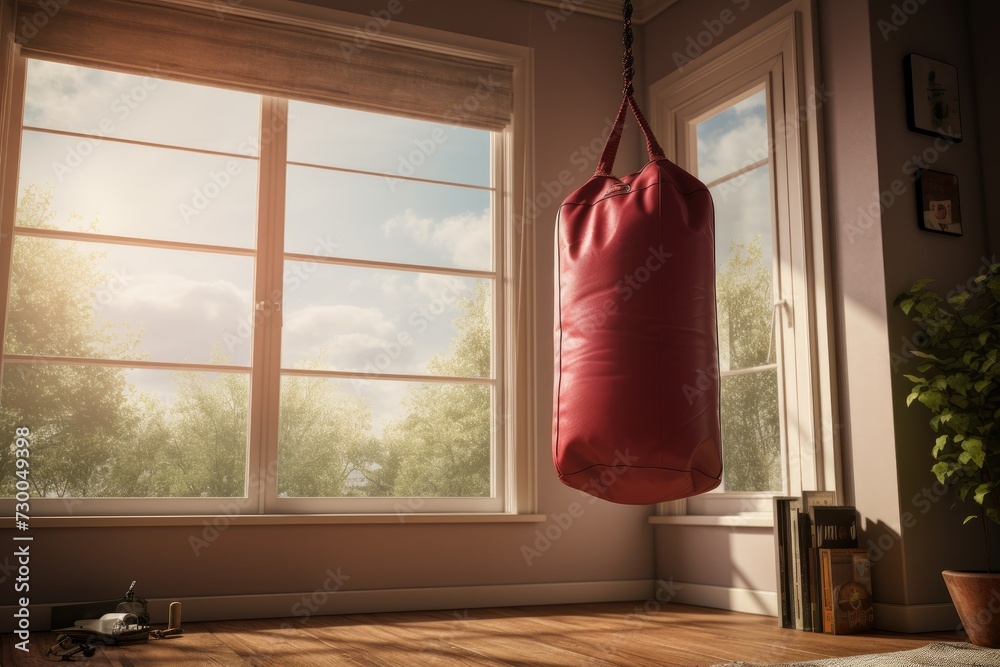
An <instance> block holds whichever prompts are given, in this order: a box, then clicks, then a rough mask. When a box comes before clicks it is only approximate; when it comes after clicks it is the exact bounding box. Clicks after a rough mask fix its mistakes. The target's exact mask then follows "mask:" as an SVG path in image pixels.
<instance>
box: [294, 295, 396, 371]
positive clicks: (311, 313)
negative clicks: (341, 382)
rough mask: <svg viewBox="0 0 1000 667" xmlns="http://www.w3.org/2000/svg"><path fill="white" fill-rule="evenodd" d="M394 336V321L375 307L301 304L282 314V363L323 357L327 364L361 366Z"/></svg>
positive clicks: (350, 366) (390, 341)
mask: <svg viewBox="0 0 1000 667" xmlns="http://www.w3.org/2000/svg"><path fill="white" fill-rule="evenodd" d="M396 336H397V327H396V324H395V323H394V322H392V321H391V320H389V319H388V318H386V316H385V314H384V313H383V312H382V311H381V310H380V309H378V308H362V307H359V306H350V305H333V306H311V307H307V308H303V309H302V310H298V311H296V312H294V313H291V314H289V315H287V316H286V317H285V321H284V328H283V330H282V339H283V343H282V360H281V365H282V366H284V367H286V368H287V367H289V366H294V365H296V364H298V363H300V362H308V361H314V360H316V359H319V358H322V361H323V365H324V366H326V367H328V368H337V369H341V370H344V369H347V370H364V367H365V365H366V364H368V363H373V359H374V357H375V356H376V355H378V354H380V353H382V352H383V351H384V350H385V348H386V346H389V345H391V344H392V343H393V342H394V341H395V340H396ZM401 353H402V351H400V354H399V355H397V356H402V354H401Z"/></svg>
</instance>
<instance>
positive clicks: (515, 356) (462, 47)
mask: <svg viewBox="0 0 1000 667" xmlns="http://www.w3.org/2000/svg"><path fill="white" fill-rule="evenodd" d="M205 4H206V5H210V4H211V3H208V2H206V3H205ZM227 11H231V12H239V11H240V8H238V7H237V8H228V9H227ZM247 14H248V15H249V16H253V17H254V18H257V19H260V18H261V13H260V12H258V11H256V10H252V9H247ZM330 16H332V17H334V18H335V19H336V21H333V20H332V19H331V23H330V25H331V29H333V30H337V31H339V32H340V33H341V34H354V33H356V32H357V31H358V30H363V29H364V25H365V20H366V18H367V17H365V16H358V15H351V14H345V13H343V12H331V13H330ZM266 18H267V19H268V20H272V21H274V23H275V25H276V27H280V26H281V25H282V24H284V23H286V22H287V23H288V24H290V25H293V26H294V25H295V24H296V22H297V21H298V20H299V19H297V18H295V17H285V16H283V15H272V14H268V15H267V17H266ZM372 39H373V40H379V39H384V40H386V41H389V42H394V43H407V44H411V45H419V46H420V47H421V48H425V49H427V50H428V51H439V50H442V49H443V50H445V51H447V52H448V53H449V54H450V55H451V56H454V57H465V58H468V59H470V60H471V61H480V62H482V61H485V62H493V63H498V64H504V65H509V66H511V67H512V68H513V92H514V96H513V99H514V104H513V113H512V117H511V122H510V123H509V124H508V125H507V127H506V128H504V129H502V130H499V131H495V132H494V133H493V142H492V155H493V159H492V165H491V167H492V174H493V183H492V186H493V187H494V196H493V198H492V199H493V220H494V267H493V270H494V271H495V273H496V280H495V283H494V285H495V292H494V332H495V336H494V345H495V346H496V349H495V351H494V364H495V365H496V370H495V373H494V381H493V382H492V385H493V387H494V414H493V422H494V428H493V437H492V443H491V450H492V452H493V456H492V460H493V468H494V472H493V474H492V480H491V486H492V495H493V498H488V499H480V498H459V499H445V498H384V499H342V498H336V499H280V498H277V497H276V493H274V490H275V488H276V483H275V480H274V475H273V474H270V475H269V474H268V460H269V458H270V459H274V460H276V453H277V405H278V401H277V396H278V392H279V390H280V385H279V383H278V382H277V381H276V380H269V381H268V384H267V386H268V387H269V394H270V395H269V396H258V395H256V394H252V396H251V402H252V403H256V402H257V401H264V402H269V403H271V404H272V406H273V407H272V408H270V409H263V408H261V407H260V406H258V407H257V408H256V409H255V408H254V406H253V405H251V406H250V414H251V417H250V422H251V423H250V424H249V427H248V430H249V433H250V445H249V448H248V462H247V477H246V480H247V482H246V494H245V496H244V497H242V498H150V499H146V498H140V499H96V498H88V499H61V498H60V499H43V498H32V501H31V502H32V514H33V517H51V518H52V519H51V520H50V521H49V522H48V524H41V525H81V524H86V523H87V519H88V517H90V518H92V519H94V520H95V521H96V523H97V524H98V525H107V521H108V520H112V521H114V520H115V519H118V518H121V519H122V520H123V521H125V522H126V523H129V524H132V523H134V524H139V525H141V524H144V523H153V524H157V523H163V519H173V518H174V517H182V516H183V515H188V516H190V517H193V519H195V520H200V518H202V517H204V516H215V517H218V516H225V517H230V518H240V519H242V518H244V517H245V518H246V519H247V520H249V522H252V523H253V522H259V521H258V520H260V521H263V522H265V523H270V522H271V519H279V520H280V519H281V518H283V517H288V518H289V519H290V520H291V521H293V522H302V520H303V518H304V519H305V520H306V521H307V522H314V521H315V520H319V521H330V522H345V521H346V522H352V523H353V522H356V521H358V520H362V521H364V520H365V518H366V517H371V518H372V519H373V520H375V521H379V522H381V521H393V522H407V521H411V520H436V519H440V520H443V521H449V520H458V521H469V520H477V517H481V519H482V520H485V521H495V520H537V519H538V517H537V515H535V514H533V512H534V511H535V505H536V497H537V492H536V458H537V457H536V454H535V431H536V429H535V427H534V426H535V424H534V422H533V420H534V417H535V415H534V412H535V411H534V402H535V401H534V383H533V381H532V376H531V373H532V366H531V363H530V362H531V360H532V358H533V348H534V339H535V336H534V326H535V322H534V319H535V318H534V299H533V298H532V294H533V293H534V289H533V287H532V286H533V285H534V282H535V276H534V271H533V266H534V261H533V257H534V248H533V228H532V227H531V226H530V225H525V224H521V222H522V221H524V220H525V219H526V218H525V215H524V209H525V202H527V201H530V200H531V192H530V184H531V183H532V182H533V179H532V162H533V161H532V155H531V150H530V146H531V140H532V136H533V133H532V115H531V113H530V110H531V108H532V95H533V92H532V91H533V85H532V60H531V50H530V49H528V48H525V47H519V46H514V45H505V44H500V43H497V42H492V41H487V40H480V39H477V38H473V37H468V36H464V35H457V34H451V33H445V32H442V31H438V30H432V29H426V28H418V27H414V26H406V25H402V24H399V23H398V22H394V23H393V24H392V25H390V26H388V27H387V29H386V30H385V31H384V32H383V34H380V35H377V36H373V37H372ZM4 49H5V51H6V55H8V56H9V57H10V58H11V62H12V66H11V68H10V69H9V70H8V71H7V72H6V74H7V77H6V78H7V79H8V80H7V81H5V82H4V83H5V85H6V87H7V90H8V91H9V94H10V95H11V97H9V98H8V99H9V100H10V104H9V106H6V107H5V111H6V113H7V117H6V118H5V119H3V122H2V130H3V137H2V140H3V144H4V145H6V146H7V147H8V154H5V155H4V156H3V186H4V187H3V190H4V195H3V202H2V214H3V223H2V227H3V229H2V230H0V231H3V232H4V233H6V234H10V232H11V231H12V230H13V221H14V217H15V210H16V205H17V194H18V193H19V188H18V184H17V182H18V167H19V153H18V150H19V146H20V132H21V119H22V112H23V107H24V92H25V86H24V79H25V62H26V59H25V58H24V57H23V56H21V55H20V53H19V51H20V49H19V47H18V46H17V45H16V44H15V43H14V42H13V40H10V41H9V42H8V43H6V44H4ZM108 67H109V68H112V69H114V64H109V65H108ZM231 83H233V84H234V85H237V86H238V83H239V82H231ZM220 85H222V86H223V87H225V84H224V83H223V84H220ZM283 97H284V96H282V98H283ZM268 104H279V105H280V104H281V101H280V99H279V98H269V97H267V96H265V97H264V105H265V107H266V106H267V105H268ZM262 126H264V124H263V122H262ZM264 159H265V156H263V155H262V156H261V162H263V161H264ZM281 178H282V179H283V178H284V174H283V173H282V174H281ZM264 187H266V186H265V184H264V183H263V182H262V183H261V188H264ZM258 196H259V201H260V202H262V205H263V203H266V204H267V205H268V206H270V207H273V208H274V209H275V210H277V209H278V208H281V209H282V211H283V203H284V202H283V200H281V201H280V202H279V201H268V198H267V197H266V196H261V195H258ZM259 215H264V211H263V210H261V211H259ZM280 217H282V218H283V216H280ZM3 238H4V239H9V238H11V237H10V236H9V235H8V236H4V237H3ZM3 245H7V248H3ZM255 253H257V257H258V259H257V262H258V263H261V262H262V261H268V258H267V257H265V256H264V255H263V254H262V253H261V250H260V248H258V249H257V250H255ZM275 255H278V257H277V261H278V262H283V261H284V258H283V257H282V256H281V253H271V259H270V261H271V264H272V266H271V267H270V270H272V271H274V270H277V271H279V272H281V271H282V267H281V265H280V264H279V265H278V266H277V267H275V266H274V261H275V258H274V256H275ZM11 259H12V253H11V250H10V244H9V242H8V243H5V244H0V275H4V276H8V275H10V268H11V267H10V263H11ZM279 275H280V273H279ZM260 281H261V277H260V269H259V268H258V272H257V276H256V277H255V282H256V283H257V285H258V287H259V285H260ZM6 291H7V285H6V284H4V285H2V289H0V297H3V298H4V302H5V300H6ZM257 291H258V293H259V289H258V290H257ZM278 320H279V318H264V324H265V326H273V325H280V322H279V321H278ZM5 321H6V309H5V308H3V309H0V330H2V329H3V327H4V324H5ZM258 335H259V334H258V332H255V335H254V337H255V338H257V337H258ZM269 338H270V340H269V341H268V350H266V351H265V350H264V348H263V347H261V346H255V351H254V360H253V365H252V370H251V378H252V382H255V383H257V382H259V380H258V379H257V377H256V376H257V375H258V374H266V373H274V372H277V369H278V366H277V363H278V362H277V359H278V358H279V357H280V354H279V353H280V338H279V337H278V336H270V337H269ZM262 354H269V355H270V356H271V357H272V358H273V359H274V360H275V362H274V364H270V365H265V364H263V363H262V361H261V360H260V359H258V357H259V356H261V355H262ZM122 365H123V366H130V364H128V363H124V364H122ZM270 366H273V368H271V367H270ZM203 370H212V369H207V368H206V369H203ZM255 415H256V416H255ZM261 421H263V422H264V423H257V422H261ZM262 440H265V441H266V442H264V441H262ZM8 506H9V507H8ZM0 508H3V511H4V514H5V515H7V516H13V514H14V512H13V509H14V501H13V500H7V499H2V500H0ZM8 510H9V511H8ZM167 515H174V516H173V517H171V516H167ZM255 517H256V519H255ZM157 519H160V520H157ZM168 522H177V521H176V520H175V521H168ZM180 522H181V523H183V522H184V520H183V519H180ZM91 523H94V521H91ZM35 525H39V524H35ZM116 525H117V524H116Z"/></svg>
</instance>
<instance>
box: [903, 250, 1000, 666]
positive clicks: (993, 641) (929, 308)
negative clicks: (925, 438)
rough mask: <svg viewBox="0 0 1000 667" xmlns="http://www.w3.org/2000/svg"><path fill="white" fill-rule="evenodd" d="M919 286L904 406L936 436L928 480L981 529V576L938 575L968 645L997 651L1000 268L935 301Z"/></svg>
mask: <svg viewBox="0 0 1000 667" xmlns="http://www.w3.org/2000/svg"><path fill="white" fill-rule="evenodd" d="M931 282H932V281H931V280H930V279H926V280H918V281H917V282H916V283H914V284H913V287H912V288H911V289H910V291H909V292H907V293H904V294H901V295H899V296H898V297H897V298H896V300H895V305H897V306H899V307H900V308H901V309H902V310H903V312H904V313H906V314H907V315H908V316H909V317H910V318H911V319H912V320H913V321H914V322H916V323H918V324H919V325H920V326H921V328H922V329H923V333H922V334H918V336H915V342H918V343H919V344H918V345H916V348H915V349H913V350H911V352H912V354H913V356H914V357H916V360H915V361H916V363H917V366H916V373H915V374H913V375H906V378H907V379H908V380H909V381H910V382H912V383H913V389H912V391H911V392H910V394H909V396H907V397H906V404H907V406H910V405H913V404H914V403H920V404H921V405H923V406H924V407H926V408H927V409H928V410H930V412H931V415H932V416H931V419H930V426H931V429H932V430H933V431H934V432H935V433H937V434H938V435H937V436H936V438H935V440H934V445H933V447H932V449H931V456H932V457H933V458H934V465H933V466H932V468H931V472H932V473H933V474H934V475H935V476H936V477H937V479H938V481H939V482H940V483H941V484H944V485H946V486H947V487H948V488H949V489H950V490H951V491H952V492H953V493H954V494H955V495H956V496H957V498H958V499H959V500H960V501H962V502H963V503H969V506H970V507H971V508H972V509H971V511H970V514H969V515H968V516H966V517H965V523H969V522H970V521H978V522H979V524H980V525H981V526H982V530H983V539H984V547H985V558H984V563H985V565H986V571H985V572H955V571H951V570H946V571H945V572H943V573H942V575H943V576H944V579H945V583H946V584H947V586H948V592H949V593H950V594H951V597H952V601H953V602H954V603H955V607H956V609H957V611H958V614H959V617H960V618H961V619H962V624H963V626H964V627H965V630H966V632H967V633H968V635H969V640H970V641H971V642H973V643H974V644H977V645H980V646H991V647H1000V613H997V612H1000V606H998V602H1000V574H998V573H994V572H993V570H992V564H991V562H990V539H989V538H990V533H989V527H990V523H991V522H992V523H997V524H1000V512H998V509H1000V506H998V503H1000V499H998V497H997V496H998V495H1000V477H998V475H1000V424H998V422H1000V264H994V265H993V266H991V267H989V269H988V270H987V271H986V272H985V273H983V274H981V275H979V276H977V277H976V278H975V279H973V280H972V281H970V283H969V287H968V289H966V290H963V291H960V292H958V293H954V294H951V295H949V296H948V297H946V298H943V297H941V296H939V295H938V294H937V293H936V292H935V291H934V290H932V289H930V288H929V287H928V285H929V284H930V283H931Z"/></svg>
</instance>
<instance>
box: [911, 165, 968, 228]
mask: <svg viewBox="0 0 1000 667" xmlns="http://www.w3.org/2000/svg"><path fill="white" fill-rule="evenodd" d="M916 183H917V188H916V189H917V206H918V207H919V209H920V214H919V215H920V228H921V229H926V230H927V231H930V232H940V233H942V234H951V235H952V236H961V235H962V208H961V206H959V201H958V176H955V175H954V174H946V173H944V172H943V171H931V170H930V169H920V170H919V171H917V181H916Z"/></svg>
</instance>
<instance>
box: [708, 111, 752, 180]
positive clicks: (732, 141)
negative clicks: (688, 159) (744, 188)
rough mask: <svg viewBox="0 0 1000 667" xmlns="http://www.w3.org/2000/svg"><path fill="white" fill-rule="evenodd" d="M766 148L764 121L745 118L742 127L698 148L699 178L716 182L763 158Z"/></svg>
mask: <svg viewBox="0 0 1000 667" xmlns="http://www.w3.org/2000/svg"><path fill="white" fill-rule="evenodd" d="M766 149H767V126H766V125H765V123H764V118H763V117H762V116H748V117H746V118H742V119H741V120H740V122H739V124H737V125H735V126H734V127H732V128H731V129H728V130H726V131H725V132H722V133H720V134H718V135H715V136H713V137H710V138H707V139H706V140H705V141H703V142H702V144H701V145H700V146H699V147H698V161H699V164H698V175H699V177H700V178H701V179H702V180H703V181H711V180H715V179H716V178H719V177H720V176H724V175H725V174H728V173H731V172H733V171H736V170H738V169H741V168H743V167H745V166H747V165H750V164H753V163H754V162H757V161H758V160H760V159H762V158H763V157H765V156H766V153H764V152H763V151H766Z"/></svg>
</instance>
